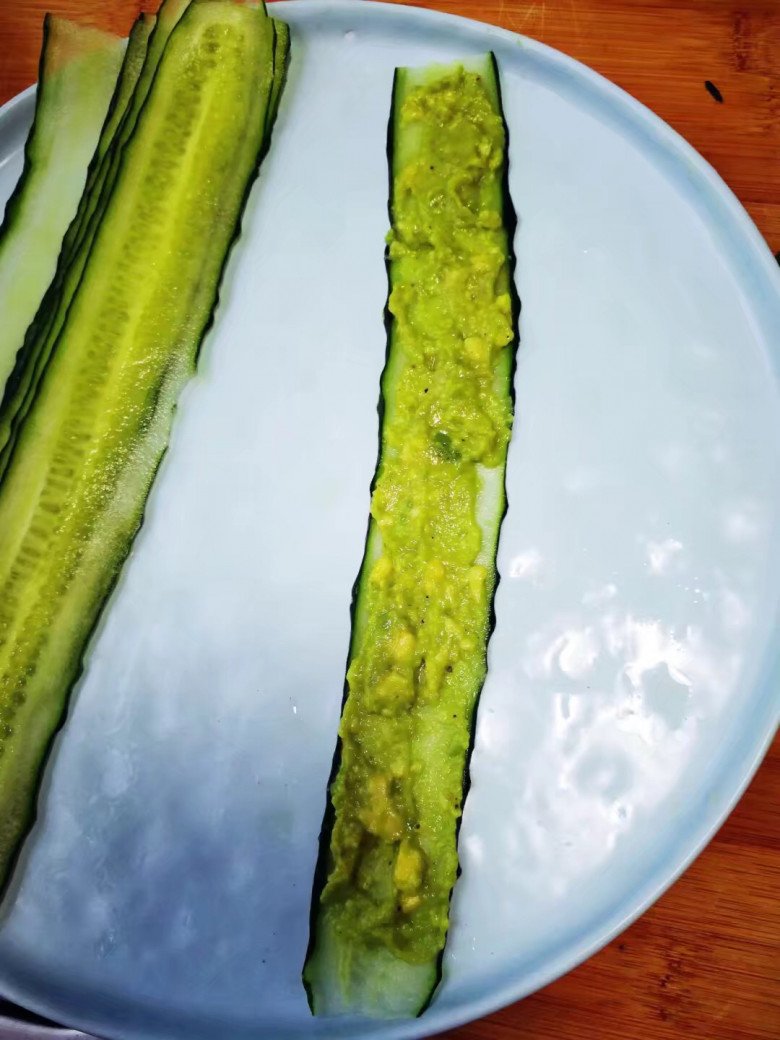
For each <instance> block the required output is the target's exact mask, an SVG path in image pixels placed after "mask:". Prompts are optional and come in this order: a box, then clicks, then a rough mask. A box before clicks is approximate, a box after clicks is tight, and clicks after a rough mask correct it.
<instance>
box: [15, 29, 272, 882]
mask: <svg viewBox="0 0 780 1040" xmlns="http://www.w3.org/2000/svg"><path fill="white" fill-rule="evenodd" d="M290 52H291V46H290V41H289V36H288V38H287V46H286V48H285V50H284V59H285V60H284V70H283V76H284V77H286V72H287V68H288V66H289V58H290ZM163 60H164V55H163V57H162V58H161V62H162V61H163ZM284 82H285V79H284V78H283V80H282V85H281V86H280V88H279V94H281V91H282V88H283V86H284ZM278 100H279V98H277V105H276V107H275V109H274V115H273V118H272V119H271V120H268V121H266V124H265V128H264V133H263V139H262V141H261V143H260V147H259V149H258V152H257V155H256V157H255V161H254V164H253V167H252V169H251V171H250V172H249V174H248V177H247V181H246V185H245V189H244V193H243V196H242V198H241V202H240V205H239V208H238V211H237V215H236V219H235V222H234V224H233V227H232V229H231V233H230V237H229V241H228V245H227V247H226V249H225V252H224V256H223V258H222V263H221V265H220V268H219V273H218V276H217V278H216V281H215V289H214V296H213V298H212V300H211V303H210V306H209V310H208V315H207V317H206V320H205V321H204V323H203V326H202V327H201V329H200V330H199V332H198V333H197V336H196V339H195V341H194V345H193V349H192V354H191V357H192V363H193V366H195V365H197V362H198V359H199V357H200V352H201V349H202V346H203V341H204V340H205V338H206V336H207V335H208V333H209V331H210V330H211V328H212V326H213V324H214V314H215V311H216V309H217V307H218V305H219V300H220V289H221V286H222V281H223V278H224V273H225V268H226V266H227V264H228V261H229V260H230V256H231V254H232V251H233V248H234V246H235V244H236V241H237V240H238V239H239V237H240V235H241V225H242V220H243V216H244V211H245V209H246V203H247V200H248V198H249V194H250V192H251V190H252V188H253V187H254V184H255V181H256V180H257V178H258V174H259V172H260V165H261V163H262V161H263V158H264V156H265V155H266V154H267V151H268V143H269V140H270V135H271V133H272V130H273V126H274V123H275V118H276V114H277V111H278ZM124 166H125V159H124V157H120V160H119V166H118V170H117V176H118V175H119V174H120V173H121V171H122V169H123V168H124ZM50 361H51V358H49V359H48V361H47V364H46V366H45V367H44V371H43V372H42V373H41V378H39V380H38V382H37V384H36V396H37V393H38V392H39V391H40V389H41V382H42V378H43V376H44V375H45V371H46V369H48V365H49V362H50ZM23 435H24V427H23V426H22V430H21V436H23ZM167 450H168V442H167V441H166V443H165V445H164V446H163V448H162V449H161V450H160V452H159V454H158V456H157V458H156V460H155V461H154V465H153V469H152V471H151V473H150V477H149V480H148V482H147V483H146V487H145V490H144V494H143V496H141V500H140V501H139V504H138V508H137V511H136V513H135V515H134V517H133V518H132V531H131V534H130V537H129V538H128V541H127V545H126V547H125V549H124V551H122V552H121V553H117V554H116V555H115V557H114V560H113V566H112V570H111V573H110V576H108V578H107V582H106V586H105V589H104V591H103V594H102V598H101V601H100V603H99V606H98V608H97V610H96V611H95V615H94V618H93V620H92V624H91V626H90V628H89V631H88V632H87V634H86V635H85V637H84V639H83V642H82V644H81V646H80V647H79V648H78V649H77V651H76V653H75V655H74V657H73V661H72V667H71V668H70V670H69V674H68V675H67V676H66V681H64V682H63V683H62V686H61V693H60V696H59V697H58V698H57V708H58V712H59V719H58V722H57V724H56V726H54V727H53V728H52V731H51V734H50V735H49V738H48V741H47V743H46V745H45V746H44V747H43V748H42V751H41V755H40V757H39V758H38V760H37V763H36V767H35V769H34V771H33V772H34V775H33V776H32V777H31V781H30V784H29V789H28V797H27V798H26V801H25V812H24V814H23V816H20V817H19V822H18V828H17V835H16V839H15V843H14V846H13V848H12V849H11V850H10V851H9V852H5V850H2V853H3V854H0V902H3V901H4V902H6V903H7V902H9V901H10V900H11V899H12V898H13V896H14V894H15V890H16V887H17V885H18V883H19V880H20V879H19V873H20V872H17V869H16V868H17V864H19V861H20V859H22V858H23V856H24V850H25V848H26V844H27V838H28V837H29V835H30V832H31V831H32V829H33V827H34V826H35V823H36V821H37V819H38V817H39V806H38V793H39V789H40V783H41V779H42V777H43V774H44V771H45V769H46V767H47V764H48V761H49V758H50V756H51V754H52V750H53V747H54V744H55V742H56V739H57V736H58V734H59V733H60V731H61V730H62V728H63V726H64V725H65V723H66V722H67V719H68V710H69V705H70V700H71V694H72V691H73V688H74V687H75V685H76V684H77V683H78V681H79V679H80V678H81V676H82V674H83V672H84V668H85V659H86V654H87V651H88V648H89V645H90V643H91V641H92V638H93V636H94V633H95V631H96V629H97V628H98V626H99V624H100V621H101V618H102V616H103V612H104V611H105V610H106V608H107V605H108V604H109V602H110V599H111V596H112V595H113V592H114V589H115V588H116V585H117V582H118V581H119V579H120V577H121V573H122V568H123V567H124V564H125V562H126V560H127V557H128V556H129V555H130V552H131V551H132V547H133V544H134V542H135V538H136V537H137V535H138V531H139V530H140V529H141V527H142V525H143V522H144V517H145V513H146V507H147V502H148V494H149V491H150V490H151V488H152V485H153V484H154V481H155V479H156V477H157V473H158V472H159V469H160V466H161V465H162V463H163V461H164V458H165V455H166V453H167ZM2 486H3V475H0V493H1V492H2Z"/></svg>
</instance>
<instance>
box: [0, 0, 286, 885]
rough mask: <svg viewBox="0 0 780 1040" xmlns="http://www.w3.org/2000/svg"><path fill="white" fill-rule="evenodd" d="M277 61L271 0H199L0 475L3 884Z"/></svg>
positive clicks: (149, 460) (195, 333) (237, 209)
mask: <svg viewBox="0 0 780 1040" xmlns="http://www.w3.org/2000/svg"><path fill="white" fill-rule="evenodd" d="M158 24H159V22H158ZM150 47H151V41H150ZM273 70H274V62H273V32H272V27H271V20H270V19H269V18H268V17H267V16H266V15H265V13H264V11H263V10H262V9H256V8H252V7H248V6H242V5H239V4H235V3H232V2H229V0H212V2H208V3H205V2H204V3H201V2H195V3H193V4H192V5H191V6H190V7H189V9H188V10H187V11H186V13H185V14H184V16H183V17H182V19H181V22H180V24H179V25H178V26H177V28H176V31H175V32H174V33H172V34H171V35H170V39H169V40H168V42H167V45H166V46H165V48H164V51H163V52H162V58H161V60H160V61H159V65H158V68H157V72H156V75H155V76H154V78H153V81H152V84H151V88H150V90H149V92H148V97H147V98H146V102H145V104H144V105H143V107H142V109H141V111H140V113H139V116H138V120H137V125H136V127H135V129H134V132H133V134H132V136H131V137H130V139H129V140H128V141H127V143H126V146H125V148H124V151H123V154H122V158H121V162H120V164H119V169H118V173H117V177H116V182H115V184H114V186H113V190H112V192H111V195H110V197H109V199H108V201H107V202H106V204H105V208H104V209H103V211H102V214H101V220H100V226H99V228H98V230H97V233H96V235H95V236H94V241H93V243H92V247H91V250H90V253H89V256H88V258H87V261H86V264H85V267H84V271H83V274H82V277H81V281H80V283H79V286H78V288H77V290H76V292H75V295H74V297H73V300H72V302H71V305H70V308H69V310H68V313H67V316H66V319H65V322H64V325H63V328H62V331H61V333H60V335H59V337H58V340H57V342H56V344H55V346H54V349H53V350H52V352H51V356H50V358H49V361H48V364H47V366H46V369H45V372H44V373H43V376H42V378H41V380H40V381H39V384H38V387H37V391H36V396H35V400H34V402H33V404H32V406H31V408H30V411H29V414H28V416H27V419H26V421H25V423H24V425H23V427H22V429H21V431H20V434H19V437H18V440H17V443H16V447H15V450H14V452H13V455H12V458H11V460H10V463H9V466H8V468H7V470H6V473H5V476H4V478H3V480H2V482H0V532H2V535H1V536H0V807H1V811H0V877H2V878H5V877H7V874H8V870H9V866H10V864H11V863H12V860H13V856H14V854H15V851H16V850H17V848H18V846H19V842H20V840H21V838H22V836H23V834H24V833H25V831H26V829H27V828H28V826H29V824H30V822H31V818H32V816H33V812H34V803H35V792H36V789H37V783H38V778H39V774H40V770H41V765H42V761H43V759H44V756H45V753H46V750H47V748H48V746H49V744H50V741H51V739H52V735H53V733H54V731H55V729H56V727H57V725H58V724H59V722H60V720H61V718H62V715H63V710H64V706H65V703H66V700H67V695H68V692H69V690H70V688H71V687H72V685H73V682H74V681H75V679H76V677H77V676H78V674H79V671H80V669H81V661H82V657H83V653H84V648H85V645H86V642H87V640H88V638H89V635H90V633H91V631H92V630H93V628H94V625H95V623H96V621H97V618H98V616H99V613H100V611H101V608H102V606H103V604H104V603H105V601H106V598H107V596H108V594H109V593H110V591H111V588H112V586H113V584H114V582H115V581H116V579H117V576H118V574H119V571H120V568H121V566H122V563H123V561H124V559H125V557H126V556H127V553H128V551H129V549H130V546H131V543H132V539H133V537H134V535H135V532H136V531H137V529H138V526H139V524H140V523H141V519H142V515H143V510H144V505H145V502H146V497H147V494H148V491H149V488H150V485H151V482H152V480H153V478H154V475H155V472H156V469H157V467H158V465H159V462H160V458H161V456H162V454H163V452H164V450H165V446H166V444H167V440H168V435H169V431H170V426H171V421H172V416H173V409H174V405H175V402H176V399H177V397H178V393H179V391H180V389H181V387H182V385H183V384H184V383H185V382H186V380H187V379H188V378H189V376H190V375H191V373H192V372H193V369H194V366H195V362H196V358H197V353H198V348H199V345H200V342H201V340H202V338H203V335H204V333H205V331H206V329H207V328H208V325H209V323H210V321H211V317H212V313H213V309H214V306H215V303H216V299H217V292H218V286H219V281H220V277H221V273H222V270H223V267H224V264H225V260H226V256H227V253H228V250H229V247H230V245H231V243H232V241H233V240H234V238H235V236H236V235H237V233H238V231H239V221H240V216H241V212H242V209H243V205H244V201H245V198H246V195H247V191H248V188H249V185H250V183H251V181H252V179H253V177H254V175H255V173H256V171H257V167H258V162H259V156H260V153H261V150H262V147H263V143H264V139H265V137H266V134H267V132H268V127H267V123H266V114H267V109H268V105H269V104H270V101H271V93H272V86H273Z"/></svg>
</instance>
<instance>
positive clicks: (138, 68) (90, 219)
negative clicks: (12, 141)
mask: <svg viewBox="0 0 780 1040" xmlns="http://www.w3.org/2000/svg"><path fill="white" fill-rule="evenodd" d="M190 2H191V0H163V3H162V5H161V7H160V10H159V12H158V14H157V17H156V19H155V20H154V21H153V22H152V21H151V20H148V19H145V18H144V17H143V16H142V17H141V19H140V20H139V22H138V23H136V25H137V31H136V32H135V33H134V34H133V35H132V36H131V39H130V43H129V45H128V50H129V54H128V56H127V60H126V62H125V65H124V68H123V70H122V73H123V74H122V76H121V78H120V81H119V82H118V84H117V97H116V100H117V103H116V105H115V106H114V109H113V113H112V116H113V118H110V119H109V121H108V124H107V126H106V133H105V134H104V135H101V142H100V144H99V146H98V147H99V150H101V149H102V155H100V157H99V161H98V164H97V169H96V171H95V176H94V179H93V180H92V181H91V183H89V184H88V190H87V191H86V192H85V193H84V196H83V198H82V203H81V205H80V207H79V212H78V214H77V219H76V221H74V224H73V225H72V226H71V228H70V229H69V235H68V237H67V241H66V243H65V245H64V247H63V251H62V254H61V256H60V263H59V264H58V268H57V273H56V275H55V278H54V281H53V283H52V285H51V286H50V288H49V291H48V292H47V294H46V296H45V297H44V300H43V302H42V304H41V307H40V309H39V312H38V315H36V320H35V321H34V322H33V324H32V326H31V327H30V329H28V333H27V335H26V336H25V342H24V346H23V348H22V350H21V351H20V352H19V355H18V356H17V359H16V363H15V365H14V369H13V372H12V374H11V376H10V378H9V380H8V385H7V387H6V392H5V394H4V396H3V399H2V402H0V479H2V475H3V473H4V472H5V469H6V467H7V465H8V461H9V459H10V457H11V454H12V452H13V448H14V444H15V442H16V436H17V433H18V431H19V429H20V428H21V425H22V423H23V422H24V418H25V416H26V415H27V411H28V409H29V407H30V404H31V402H32V401H33V400H34V397H35V392H36V388H37V384H38V380H39V379H40V377H41V374H42V373H43V371H44V369H45V367H46V364H47V362H48V359H49V356H50V354H51V351H52V349H53V347H54V344H55V343H56V342H57V337H58V336H59V334H60V332H61V330H62V327H63V324H64V322H65V318H66V315H67V313H68V308H69V307H70V304H71V301H72V299H73V295H74V293H75V292H76V289H77V287H78V285H79V283H80V280H81V277H82V274H83V271H84V265H85V263H86V260H87V257H88V256H89V251H90V249H91V247H92V243H93V241H94V238H95V235H96V233H97V230H98V227H99V226H100V220H101V217H102V213H103V210H104V209H105V207H106V205H107V202H108V199H109V198H110V196H111V192H112V190H113V187H114V183H115V181H116V178H117V175H118V171H119V168H120V164H121V162H122V155H123V152H124V149H125V146H126V145H127V142H128V140H129V139H130V137H131V135H132V133H133V131H134V129H135V126H136V124H137V122H138V117H139V114H140V112H141V109H142V108H143V106H144V104H145V102H146V99H147V96H148V94H149V90H150V87H151V84H152V81H153V79H154V76H155V74H156V72H157V67H158V65H159V63H160V58H161V56H162V54H163V51H164V49H165V46H166V44H167V42H168V39H169V37H170V35H171V33H172V32H173V30H174V29H175V28H176V26H177V24H178V23H179V20H180V19H181V16H182V14H183V13H184V11H185V10H186V9H187V6H188V5H189V3H190Z"/></svg>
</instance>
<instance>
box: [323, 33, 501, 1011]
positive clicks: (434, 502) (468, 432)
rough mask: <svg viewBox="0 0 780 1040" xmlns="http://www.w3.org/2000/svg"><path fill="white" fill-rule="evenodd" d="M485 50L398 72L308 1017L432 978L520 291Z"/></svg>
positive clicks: (460, 790) (384, 1003)
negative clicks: (370, 450) (371, 438)
mask: <svg viewBox="0 0 780 1040" xmlns="http://www.w3.org/2000/svg"><path fill="white" fill-rule="evenodd" d="M506 141H507V134H506V125H505V122H504V118H503V112H502V107H501V97H500V87H499V80H498V71H497V68H496V63H495V59H494V57H493V55H492V54H490V55H487V56H483V57H481V58H476V59H471V60H469V61H468V62H467V63H464V64H458V65H453V66H445V67H442V66H436V67H433V68H428V69H423V70H410V69H398V70H396V76H395V84H394V90H393V104H392V109H391V117H390V127H389V140H388V156H389V162H390V177H391V193H390V219H391V224H392V229H391V232H390V236H389V238H388V243H389V245H388V253H387V265H388V281H389V288H390V294H389V297H388V304H387V319H388V354H387V362H386V365H385V369H384V372H383V375H382V383H381V399H380V416H381V436H380V452H379V462H378V465H377V472H376V475H375V478H374V484H373V487H372V492H373V494H372V500H371V519H370V523H369V531H368V537H367V543H366V551H365V555H364V559H363V564H362V566H361V570H360V574H359V576H358V580H357V582H356V584H355V589H354V592H353V606H352V636H351V642H350V649H349V662H348V670H347V679H346V686H345V694H346V695H345V701H344V707H343V713H342V719H341V725H340V727H339V739H338V745H337V749H336V756H335V759H334V765H333V773H332V776H331V782H330V785H329V795H328V804H327V809H326V813H325V818H324V821H323V826H322V832H321V838H320V856H319V862H318V867H317V871H316V875H315V881H314V892H313V900H312V928H311V935H310V943H309V950H308V954H307V959H306V964H305V966H304V972H303V980H304V985H305V986H306V989H307V992H308V996H309V1001H310V1004H311V1007H312V1010H313V1012H314V1013H315V1014H344V1013H359V1014H366V1015H371V1016H378V1017H398V1016H408V1015H415V1014H419V1013H421V1012H422V1011H423V1010H424V1009H425V1007H426V1006H427V1004H428V1003H429V1001H430V999H431V998H432V995H433V992H434V990H435V988H436V985H437V984H438V981H439V978H440V973H441V958H442V952H443V947H444V943H445V939H446V934H447V928H448V922H449V904H450V896H451V892H452V888H453V885H454V883H455V880H456V877H457V874H458V858H457V835H458V828H459V823H460V816H461V809H462V804H463V799H464V797H465V793H466V789H467V785H468V759H469V754H470V749H471V744H472V734H473V726H474V716H475V710H476V706H477V701H478V698H479V693H480V691H481V688H482V684H483V682H484V678H485V673H486V647H487V641H488V638H489V635H490V632H491V630H492V626H493V597H494V592H495V588H496V584H497V574H496V550H497V544H498V533H499V528H500V525H501V520H502V518H503V515H504V512H505V509H506V498H505V490H504V473H505V466H506V453H507V446H508V442H509V437H510V432H511V425H512V414H513V391H512V381H513V372H514V359H515V353H516V347H517V331H516V330H517V314H518V303H517V297H516V294H515V291H514V282H513V270H514V257H513V253H512V240H513V236H514V228H515V215H514V210H513V208H512V203H511V200H510V198H509V192H508V185H507V147H506Z"/></svg>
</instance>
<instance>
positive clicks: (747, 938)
mask: <svg viewBox="0 0 780 1040" xmlns="http://www.w3.org/2000/svg"><path fill="white" fill-rule="evenodd" d="M420 6H425V7H432V8H438V9H440V10H444V11H449V12H451V13H455V14H462V15H467V16H469V17H471V18H479V19H482V20H483V21H488V22H493V23H495V24H497V25H503V26H504V27H506V28H508V29H513V30H515V31H517V32H522V33H525V34H526V35H528V36H533V37H535V38H536V39H539V40H542V41H543V42H545V43H548V44H550V45H551V46H553V47H557V48H559V49H560V50H563V51H565V52H566V53H567V54H570V55H572V56H573V57H575V58H578V59H579V60H580V61H583V62H585V63H586V64H588V65H590V66H591V67H592V68H594V69H596V70H597V71H598V72H601V73H602V74H603V75H605V76H607V77H608V78H609V79H611V80H613V81H614V82H615V83H617V84H619V85H620V86H621V87H623V88H624V89H626V90H628V91H629V92H630V93H631V94H633V95H634V96H635V97H636V98H638V99H639V100H640V101H642V102H644V104H646V105H648V106H649V107H650V108H652V109H653V110H654V111H655V112H657V113H658V115H660V116H661V117H662V118H664V119H665V120H667V122H669V123H670V124H671V125H672V126H673V127H674V128H675V129H676V130H678V131H679V132H680V133H681V134H683V136H684V137H686V138H687V139H688V140H689V141H690V142H691V144H693V145H694V147H695V148H697V149H698V151H700V152H701V153H702V155H704V157H705V158H706V159H708V160H709V161H710V162H711V163H712V165H713V166H714V167H715V169H716V170H718V172H719V173H720V174H721V176H722V177H723V178H724V180H725V181H726V182H727V183H728V184H729V186H730V187H731V188H732V189H733V191H734V192H735V193H736V195H737V196H738V197H739V199H740V200H741V201H742V203H743V205H744V206H745V208H746V209H747V210H748V212H749V213H750V215H751V216H752V218H753V219H754V221H755V222H756V224H757V225H758V227H759V229H760V230H761V231H762V233H763V234H764V236H765V237H766V239H767V241H768V242H769V246H770V248H771V249H772V251H773V252H778V251H780V0H527V2H521V0H431V2H424V3H422V4H421V5H420ZM154 7H156V4H155V3H154V0H140V2H139V0H0V102H3V101H5V100H7V99H8V98H10V97H11V96H13V95H14V94H16V93H17V92H18V91H20V90H21V89H22V88H23V87H26V86H28V85H29V84H30V83H32V82H33V81H34V80H35V78H36V67H37V60H38V49H39V45H40V39H41V19H42V17H43V13H44V11H46V10H51V11H53V12H55V13H57V14H62V15H67V16H70V17H73V18H78V19H80V20H82V21H86V22H91V23H92V24H95V25H99V26H101V27H104V28H110V29H113V30H115V31H121V32H126V31H127V29H128V27H129V25H130V23H131V21H132V19H133V18H134V17H135V15H137V14H138V12H139V10H142V9H147V10H149V9H153V8H154ZM706 80H709V81H711V82H712V83H713V84H715V86H716V87H717V88H718V90H719V91H720V93H721V95H722V97H723V101H722V103H719V102H718V101H716V100H715V98H714V97H713V96H712V95H711V94H710V93H709V92H708V91H707V90H706V89H705V81H706ZM497 926H498V922H497ZM446 1036H447V1038H448V1040H509V1038H523V1040H683V1038H685V1040H780V741H776V742H775V744H774V747H773V749H772V751H771V752H770V754H769V756H768V757H767V759H766V761H765V762H764V764H763V765H762V767H761V769H760V770H759V772H758V774H757V776H756V778H755V779H754V781H753V783H752V784H751V786H750V788H749V789H748V791H747V793H746V794H745V796H744V797H743V799H742V801H741V802H740V804H739V805H738V806H737V808H736V810H735V811H734V813H733V814H732V816H731V817H730V819H729V820H728V821H727V823H726V824H725V826H724V827H723V828H722V829H721V831H720V832H719V834H718V835H717V837H716V838H715V840H714V841H713V842H712V843H711V845H710V846H709V847H708V848H707V849H706V851H705V852H704V853H703V854H702V855H701V856H700V857H699V859H698V860H697V861H696V862H695V863H694V864H693V866H692V867H690V869H689V870H688V871H687V873H686V874H685V875H684V876H683V877H682V878H681V879H680V880H679V881H678V882H677V883H676V884H675V885H674V886H673V887H672V888H671V889H670V891H669V892H667V894H666V895H665V896H663V897H662V898H661V899H660V901H659V902H658V903H657V904H656V905H655V906H654V907H653V908H652V909H651V910H649V911H648V912H647V913H646V914H645V915H644V916H643V917H642V918H641V919H640V920H639V921H638V922H637V923H636V924H634V925H633V926H632V927H630V928H629V929H628V930H627V931H626V932H624V933H623V935H622V936H620V938H619V939H617V940H615V941H614V942H613V943H611V944H610V945H609V946H607V947H606V948H605V949H604V950H602V951H601V952H600V953H598V954H596V955H595V956H594V957H592V958H591V959H590V960H589V961H587V962H586V963H585V964H583V965H581V966H580V967H579V968H577V969H576V970H575V971H573V972H571V973H570V974H569V975H567V976H566V977H565V978H562V979H560V980H559V981H557V982H555V983H553V984H552V985H550V986H548V987H547V988H546V989H544V990H542V991H541V992H539V993H537V994H535V995H534V996H531V997H529V998H528V999H526V1000H524V1001H522V1002H521V1003H519V1004H515V1005H514V1006H512V1007H509V1008H506V1009H505V1010H503V1011H500V1012H498V1013H497V1014H495V1015H492V1016H490V1017H489V1018H486V1019H482V1020H481V1021H479V1022H475V1023H473V1024H472V1025H469V1026H465V1027H463V1028H462V1029H459V1030H455V1031H453V1032H450V1033H448V1034H446ZM215 1040H220V1038H215Z"/></svg>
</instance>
